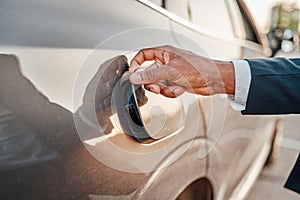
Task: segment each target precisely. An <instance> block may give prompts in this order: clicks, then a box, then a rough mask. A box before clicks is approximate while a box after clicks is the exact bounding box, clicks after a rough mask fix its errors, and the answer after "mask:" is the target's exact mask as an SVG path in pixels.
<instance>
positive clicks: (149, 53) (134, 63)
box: [129, 47, 168, 73]
mask: <svg viewBox="0 0 300 200" xmlns="http://www.w3.org/2000/svg"><path fill="white" fill-rule="evenodd" d="M151 60H155V61H158V62H159V63H161V64H165V63H166V61H167V60H168V56H166V55H165V50H164V49H162V48H159V47H157V48H148V49H142V50H140V51H139V52H138V53H137V54H136V55H135V56H134V58H133V59H132V60H131V62H130V67H129V71H130V72H131V73H132V72H134V71H135V70H136V69H137V68H138V67H139V66H140V65H141V64H143V63H144V62H145V61H151Z"/></svg>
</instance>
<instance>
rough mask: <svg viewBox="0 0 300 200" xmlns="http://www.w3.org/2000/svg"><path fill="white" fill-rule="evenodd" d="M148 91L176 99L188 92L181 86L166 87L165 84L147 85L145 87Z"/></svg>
mask: <svg viewBox="0 0 300 200" xmlns="http://www.w3.org/2000/svg"><path fill="white" fill-rule="evenodd" d="M144 87H145V89H146V90H149V91H151V92H153V93H155V94H162V95H164V96H165V97H170V98H175V97H178V96H180V95H181V94H182V93H184V92H185V91H186V89H185V88H183V87H181V86H177V85H176V86H168V87H167V86H165V85H164V84H147V85H144Z"/></svg>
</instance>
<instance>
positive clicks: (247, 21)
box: [237, 0, 261, 43]
mask: <svg viewBox="0 0 300 200" xmlns="http://www.w3.org/2000/svg"><path fill="white" fill-rule="evenodd" d="M237 3H238V7H239V9H240V11H241V16H242V19H243V24H244V26H243V28H244V29H245V33H246V40H249V41H252V42H255V43H261V42H260V40H259V36H258V34H259V33H258V30H257V29H256V27H254V25H253V24H254V21H253V20H254V19H253V18H252V17H251V13H250V12H249V10H248V9H247V7H246V5H245V3H244V2H243V1H239V0H238V1H237Z"/></svg>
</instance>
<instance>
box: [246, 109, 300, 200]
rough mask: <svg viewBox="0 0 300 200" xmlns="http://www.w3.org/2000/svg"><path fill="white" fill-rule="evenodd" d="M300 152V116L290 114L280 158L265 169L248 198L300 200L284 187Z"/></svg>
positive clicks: (286, 119) (248, 199) (299, 196)
mask: <svg viewBox="0 0 300 200" xmlns="http://www.w3.org/2000/svg"><path fill="white" fill-rule="evenodd" d="M298 152H300V116H293V115H290V116H288V117H286V118H285V131H284V138H283V140H282V143H281V152H280V156H279V160H278V161H277V162H276V163H275V164H273V165H272V166H270V167H266V168H265V169H264V171H263V172H262V174H261V175H260V177H259V179H258V180H257V181H256V184H255V185H254V187H253V189H252V191H251V193H250V194H249V196H248V198H247V200H268V199H272V200H286V199H288V200H299V199H300V195H298V194H297V193H294V192H292V191H290V190H287V189H285V188H283V185H284V183H285V181H286V179H287V176H288V174H289V173H290V171H291V169H292V167H293V165H294V163H295V161H296V159H297V156H298Z"/></svg>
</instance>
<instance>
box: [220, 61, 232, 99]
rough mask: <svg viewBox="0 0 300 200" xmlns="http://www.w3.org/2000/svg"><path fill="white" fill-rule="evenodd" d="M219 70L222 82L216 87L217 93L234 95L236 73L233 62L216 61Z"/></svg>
mask: <svg viewBox="0 0 300 200" xmlns="http://www.w3.org/2000/svg"><path fill="white" fill-rule="evenodd" d="M215 64H216V66H217V68H218V70H219V73H220V76H221V79H222V80H221V81H222V84H220V86H219V87H218V88H216V91H215V93H218V94H220V93H222V94H224V93H225V94H229V95H234V93H235V73H234V66H233V64H232V62H229V61H215ZM219 81H220V80H219Z"/></svg>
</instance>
